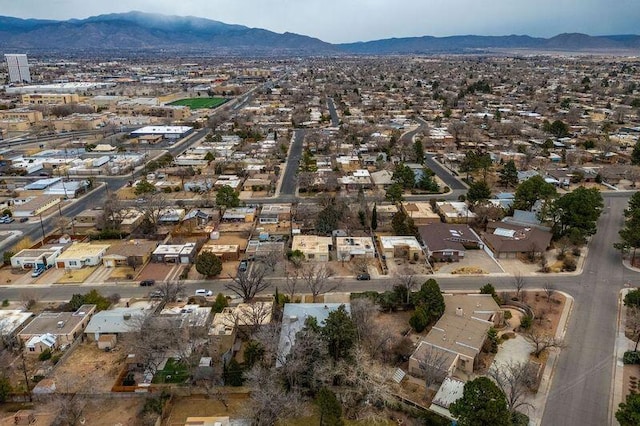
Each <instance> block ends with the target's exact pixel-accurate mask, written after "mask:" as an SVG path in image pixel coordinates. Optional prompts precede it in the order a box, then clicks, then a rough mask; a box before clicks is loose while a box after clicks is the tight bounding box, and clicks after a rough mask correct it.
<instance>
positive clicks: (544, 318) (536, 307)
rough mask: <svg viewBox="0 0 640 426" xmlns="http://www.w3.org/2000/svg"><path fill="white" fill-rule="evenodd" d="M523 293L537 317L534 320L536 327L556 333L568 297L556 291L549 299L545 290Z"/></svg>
mask: <svg viewBox="0 0 640 426" xmlns="http://www.w3.org/2000/svg"><path fill="white" fill-rule="evenodd" d="M523 295H524V301H525V303H527V304H528V305H529V306H530V307H531V309H532V310H533V312H534V314H535V317H536V319H535V321H534V322H533V327H534V329H535V330H537V331H541V332H544V333H547V334H550V335H554V334H555V333H556V331H557V329H558V323H559V322H560V317H561V316H562V310H563V309H564V304H565V302H566V297H564V295H562V294H560V293H555V294H553V296H552V297H551V299H550V300H547V295H546V294H545V293H544V292H543V291H540V292H538V291H536V292H525V293H523Z"/></svg>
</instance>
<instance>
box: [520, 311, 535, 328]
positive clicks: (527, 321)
mask: <svg viewBox="0 0 640 426" xmlns="http://www.w3.org/2000/svg"><path fill="white" fill-rule="evenodd" d="M532 325H533V317H532V316H531V315H525V316H523V317H522V319H521V320H520V327H521V328H523V329H525V330H528V329H530V328H531V326H532Z"/></svg>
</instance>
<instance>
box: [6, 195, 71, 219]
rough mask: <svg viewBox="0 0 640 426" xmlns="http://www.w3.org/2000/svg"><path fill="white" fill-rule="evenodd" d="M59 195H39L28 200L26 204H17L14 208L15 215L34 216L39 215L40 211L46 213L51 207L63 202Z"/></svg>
mask: <svg viewBox="0 0 640 426" xmlns="http://www.w3.org/2000/svg"><path fill="white" fill-rule="evenodd" d="M61 202H62V200H61V199H60V196H59V195H39V196H37V197H36V198H34V199H33V200H30V201H27V202H26V203H24V204H20V205H19V206H15V207H14V209H13V216H14V217H33V216H38V215H39V214H40V213H44V212H46V211H47V210H49V209H50V208H51V207H54V206H56V205H58V204H59V203H61Z"/></svg>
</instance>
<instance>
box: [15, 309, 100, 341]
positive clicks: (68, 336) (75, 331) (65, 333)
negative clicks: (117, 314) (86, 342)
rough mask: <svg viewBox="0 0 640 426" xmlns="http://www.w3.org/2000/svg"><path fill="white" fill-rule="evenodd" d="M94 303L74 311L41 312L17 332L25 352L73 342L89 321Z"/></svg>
mask: <svg viewBox="0 0 640 426" xmlns="http://www.w3.org/2000/svg"><path fill="white" fill-rule="evenodd" d="M95 310H96V305H82V306H80V308H79V309H78V310H77V311H75V312H43V313H41V314H40V315H38V316H37V317H35V318H34V319H33V321H31V322H30V323H29V324H27V326H26V327H25V328H23V329H22V331H20V332H19V333H18V338H19V339H20V340H21V341H23V342H24V343H25V345H26V348H27V349H26V350H27V352H35V353H39V352H42V351H43V350H45V349H47V348H49V349H56V348H58V347H60V346H63V345H67V344H71V343H73V341H74V340H75V339H76V338H77V337H78V336H80V335H82V332H83V330H84V329H85V327H86V326H87V324H88V323H89V320H90V319H91V317H92V316H93V313H94V312H95Z"/></svg>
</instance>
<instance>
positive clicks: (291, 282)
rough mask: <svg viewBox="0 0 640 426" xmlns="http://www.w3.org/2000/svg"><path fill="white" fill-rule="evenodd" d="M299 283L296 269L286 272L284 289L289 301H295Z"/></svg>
mask: <svg viewBox="0 0 640 426" xmlns="http://www.w3.org/2000/svg"><path fill="white" fill-rule="evenodd" d="M299 284H300V277H299V276H298V271H297V270H294V271H293V273H291V274H289V272H287V274H286V276H285V282H284V289H285V291H286V292H287V295H289V301H290V302H292V303H293V302H294V301H295V295H296V292H297V290H298V285H299Z"/></svg>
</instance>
